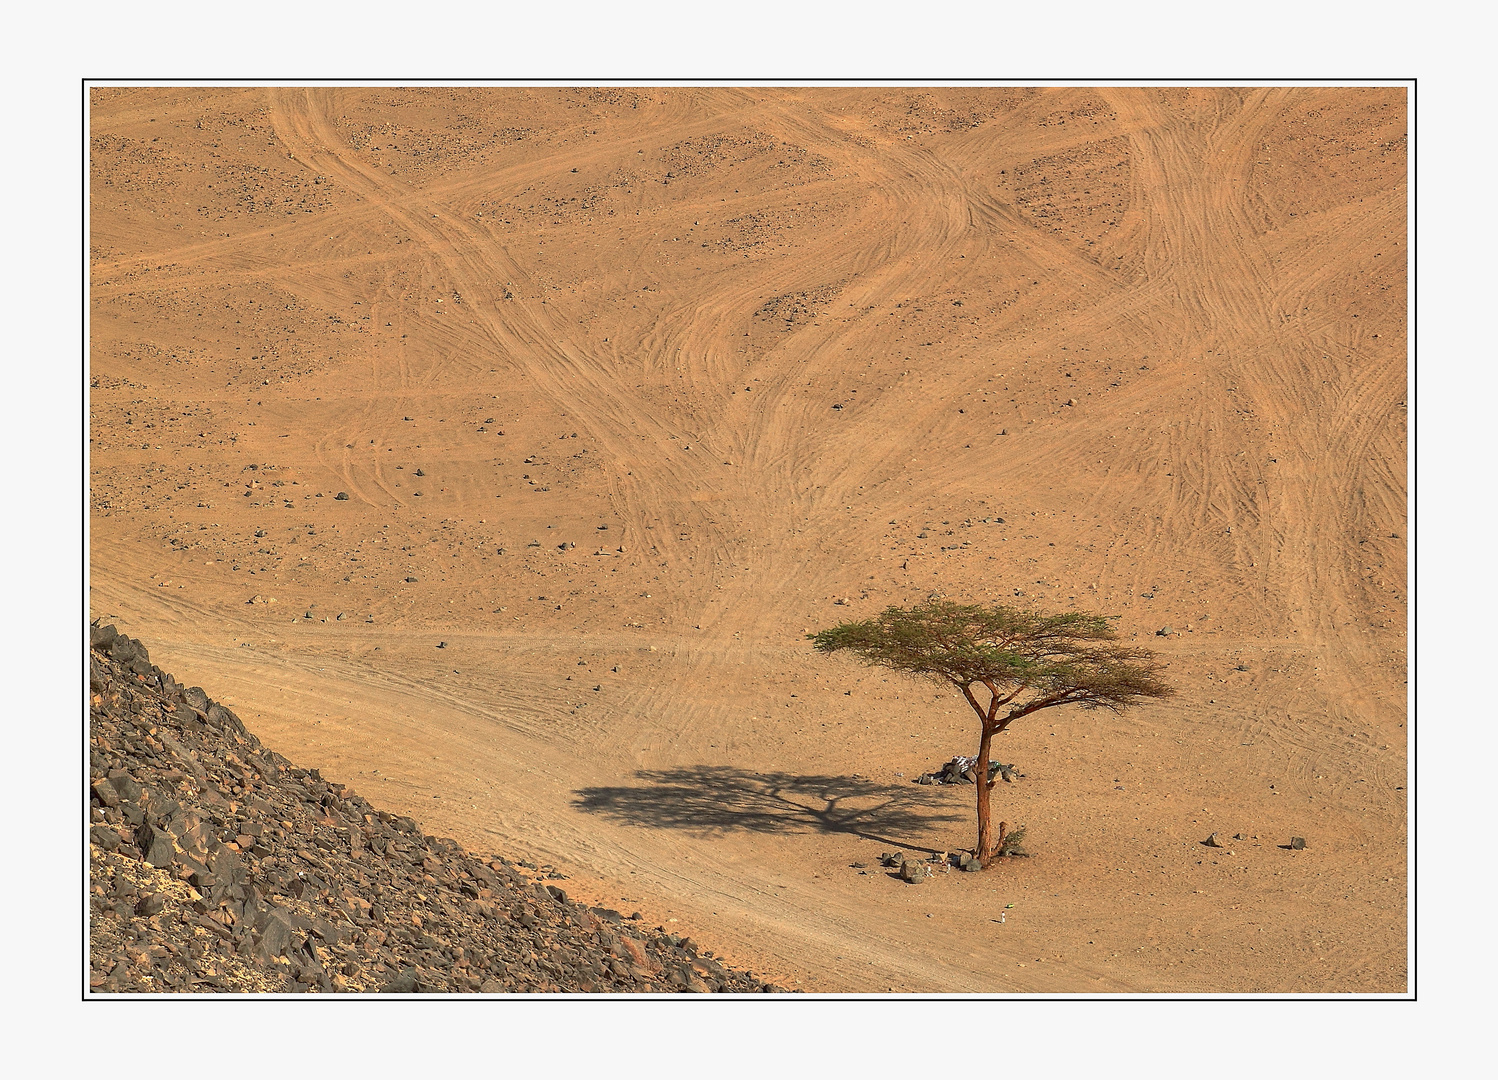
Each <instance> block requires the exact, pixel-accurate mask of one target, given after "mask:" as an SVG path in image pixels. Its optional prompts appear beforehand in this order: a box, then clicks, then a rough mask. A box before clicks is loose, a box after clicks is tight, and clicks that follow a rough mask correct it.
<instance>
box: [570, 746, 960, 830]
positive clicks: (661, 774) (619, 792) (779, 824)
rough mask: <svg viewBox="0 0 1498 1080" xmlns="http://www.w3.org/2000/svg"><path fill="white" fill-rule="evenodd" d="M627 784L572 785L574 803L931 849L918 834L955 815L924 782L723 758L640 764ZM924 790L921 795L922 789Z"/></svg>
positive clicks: (640, 819)
mask: <svg viewBox="0 0 1498 1080" xmlns="http://www.w3.org/2000/svg"><path fill="white" fill-rule="evenodd" d="M635 777H636V778H637V779H638V780H639V781H640V783H639V784H638V785H636V786H631V787H622V786H621V787H592V788H582V789H581V790H579V791H576V792H574V794H575V795H576V799H575V801H574V805H575V806H577V808H578V809H580V810H584V811H587V812H588V813H593V814H604V815H606V816H608V817H611V818H613V819H615V820H616V821H620V822H623V823H624V824H627V825H644V826H649V827H651V828H657V829H691V830H696V831H702V832H709V833H711V832H728V831H733V830H741V831H744V832H759V833H796V832H822V833H848V834H850V835H853V836H861V837H864V838H865V839H868V840H877V841H879V842H881V843H885V844H890V845H892V846H895V847H903V848H910V849H913V850H918V851H934V850H935V849H934V848H929V847H922V846H921V845H920V844H913V843H910V842H908V841H905V840H896V839H894V837H897V836H912V835H915V836H919V835H921V834H923V833H927V832H929V831H930V829H931V827H932V826H933V825H936V824H938V823H940V822H948V821H957V820H960V819H961V817H962V815H960V814H956V813H952V812H949V811H947V810H946V809H945V808H936V807H932V806H931V805H930V802H931V799H930V792H931V790H932V789H930V788H919V787H916V786H915V785H913V784H912V785H908V786H907V785H898V786H891V785H887V784H876V783H874V782H873V781H871V780H864V779H861V778H857V777H848V776H793V775H791V774H789V773H757V772H748V771H746V770H743V769H732V768H728V767H725V766H715V765H701V766H696V767H692V768H679V769H662V770H657V771H649V770H642V771H641V772H637V773H636V774H635ZM923 796H924V797H923Z"/></svg>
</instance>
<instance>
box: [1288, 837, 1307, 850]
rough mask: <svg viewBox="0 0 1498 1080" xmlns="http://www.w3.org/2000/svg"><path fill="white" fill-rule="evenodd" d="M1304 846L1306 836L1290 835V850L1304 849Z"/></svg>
mask: <svg viewBox="0 0 1498 1080" xmlns="http://www.w3.org/2000/svg"><path fill="white" fill-rule="evenodd" d="M1305 846H1306V838H1305V837H1304V836H1292V837H1290V850H1291V851H1304V850H1305Z"/></svg>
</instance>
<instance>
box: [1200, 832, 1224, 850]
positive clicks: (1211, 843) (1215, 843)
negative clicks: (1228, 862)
mask: <svg viewBox="0 0 1498 1080" xmlns="http://www.w3.org/2000/svg"><path fill="white" fill-rule="evenodd" d="M1202 843H1203V844H1206V845H1207V847H1216V848H1220V847H1226V846H1227V845H1226V844H1224V843H1223V842H1222V841H1220V840H1218V839H1217V834H1216V833H1213V834H1212V835H1211V836H1209V837H1207V838H1206V839H1205V840H1203V841H1202Z"/></svg>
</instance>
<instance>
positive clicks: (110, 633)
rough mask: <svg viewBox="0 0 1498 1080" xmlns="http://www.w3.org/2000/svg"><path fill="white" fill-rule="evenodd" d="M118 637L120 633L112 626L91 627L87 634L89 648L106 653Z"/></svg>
mask: <svg viewBox="0 0 1498 1080" xmlns="http://www.w3.org/2000/svg"><path fill="white" fill-rule="evenodd" d="M119 636H120V632H119V631H118V630H116V629H115V628H114V627H113V626H95V627H91V628H90V629H89V632H88V645H89V648H91V649H99V650H101V651H104V652H108V651H109V647H110V646H111V645H113V644H114V639H115V638H117V637H119Z"/></svg>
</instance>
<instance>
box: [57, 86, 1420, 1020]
mask: <svg viewBox="0 0 1498 1080" xmlns="http://www.w3.org/2000/svg"><path fill="white" fill-rule="evenodd" d="M288 83H293V84H297V85H302V84H319V83H331V84H338V85H351V86H366V85H380V86H385V85H389V86H410V85H412V84H413V83H416V84H422V85H438V86H447V85H454V86H456V85H473V86H496V87H501V86H517V87H519V86H546V87H551V86H560V87H566V86H579V85H590V86H608V85H629V86H660V87H673V88H675V87H682V88H691V87H693V86H704V85H747V86H756V87H776V86H798V85H806V84H828V85H833V86H845V85H846V86H847V87H848V88H849V89H858V88H863V87H867V88H869V89H878V88H880V87H883V86H891V87H900V86H941V87H948V86H973V87H975V88H982V87H986V86H993V87H995V88H999V87H1008V86H1021V87H1023V86H1035V85H1037V84H1041V83H1043V84H1047V85H1049V84H1052V83H1054V84H1056V85H1057V87H1058V88H1061V89H1066V88H1069V87H1083V86H1121V87H1125V88H1128V87H1136V86H1137V87H1139V88H1141V89H1142V88H1147V87H1152V86H1174V85H1181V84H1187V85H1193V86H1201V85H1207V86H1227V85H1238V84H1254V85H1270V86H1288V87H1291V88H1302V87H1305V88H1321V87H1325V88H1329V89H1336V88H1341V87H1349V86H1387V87H1391V88H1392V87H1395V86H1401V85H1402V86H1404V87H1405V88H1406V91H1407V93H1408V97H1407V98H1406V101H1405V127H1406V132H1407V133H1408V132H1409V131H1410V129H1411V128H1412V127H1418V111H1419V110H1418V107H1417V99H1418V90H1419V78H1418V77H1411V78H1407V79H1383V78H1375V79H1364V78H1357V79H1335V78H1334V79H1323V78H1315V79H1305V78H1290V79H1279V78H1269V79H1263V78H1245V79H1237V78H1226V79H1224V78H1222V77H1214V78H1211V79H1191V78H1169V79H1143V80H1137V81H1136V80H1130V79H1112V78H1109V79H1080V80H1053V79H1015V80H1011V79H1004V80H985V79H967V78H961V79H914V78H904V77H902V78H899V79H867V80H865V79H851V78H841V77H838V78H833V77H826V76H822V77H816V78H807V79H789V80H782V79H771V80H764V79H758V80H756V79H745V80H735V79H722V78H714V79H710V80H681V79H665V80H633V79H623V80H614V79H603V80H569V79H556V78H548V79H537V80H528V79H520V80H516V79H509V78H506V79H495V78H492V77H490V78H485V79H476V80H468V79H462V78H459V79H430V80H427V79H383V78H382V79H374V80H368V81H366V80H361V79H345V78H342V77H330V76H322V77H318V78H311V79H280V78H269V79H267V78H258V79H244V80H241V79H234V78H230V79H217V78H206V77H199V76H194V77H190V78H185V79H173V78H165V79H163V78H162V77H150V78H145V79H126V80H119V79H113V78H108V79H99V78H93V77H89V76H84V77H82V78H81V79H80V90H81V93H82V114H83V116H82V119H83V123H82V125H81V132H80V134H81V135H82V139H81V148H80V156H81V158H82V163H81V170H80V173H81V181H80V185H79V187H80V192H79V203H80V213H81V225H82V229H81V232H82V235H81V243H82V253H81V254H82V266H81V270H82V277H83V289H82V293H83V296H82V303H81V304H80V305H79V324H80V338H81V352H82V375H83V378H81V379H80V380H79V383H80V386H79V392H80V398H81V402H82V407H81V412H82V415H83V485H82V488H83V498H82V500H81V502H82V506H81V508H80V513H81V518H82V525H83V528H82V535H83V540H84V543H83V624H84V641H83V647H84V648H83V651H84V656H83V665H82V666H83V671H82V683H83V695H84V702H83V704H84V708H83V725H82V751H83V752H82V755H81V756H82V780H83V784H82V787H83V840H84V843H83V851H82V856H83V857H82V869H83V890H82V894H83V912H82V915H83V937H82V947H81V963H80V968H81V969H82V972H83V988H82V991H81V993H80V1000H81V1001H82V1002H84V1003H89V1002H101V1003H109V1002H117V1001H118V1002H130V1001H149V1000H159V1001H169V1002H185V1001H196V1000H208V1001H229V1002H235V1001H283V1000H284V1001H306V1000H319V999H322V998H324V997H326V998H327V1000H329V1001H348V1000H354V999H357V1000H372V1001H382V1000H383V1001H426V1002H432V1003H436V1002H442V1003H450V1002H454V1001H457V1002H463V1001H474V1002H478V1001H520V1000H524V1001H557V1002H577V1001H592V1000H598V1001H608V1002H625V1001H682V1000H691V999H692V996H691V995H680V994H568V993H558V994H504V995H479V994H460V995H433V996H431V997H426V996H423V995H411V996H394V995H382V994H334V995H320V994H207V993H205V994H192V993H185V994H165V993H163V994H107V995H106V994H95V993H93V991H92V989H91V988H90V986H89V977H90V969H89V958H90V946H89V891H88V890H89V870H90V864H89V852H88V847H89V841H88V835H89V826H90V824H91V822H90V821H89V817H90V815H89V809H90V806H89V799H88V786H89V785H88V779H89V753H88V746H89V724H90V720H91V715H90V705H91V701H90V697H91V691H90V689H89V685H88V667H89V664H88V662H89V659H90V654H91V650H90V648H89V645H88V625H89V621H90V619H89V616H90V610H91V609H90V602H91V590H90V584H91V573H90V571H91V569H92V560H91V558H90V554H91V543H90V541H91V529H90V520H89V507H90V483H89V478H90V475H91V455H92V452H91V450H90V449H89V445H90V443H89V435H90V420H91V412H90V397H89V384H88V373H89V371H90V359H91V348H90V347H91V341H90V339H89V301H90V296H91V291H90V290H91V285H92V273H91V269H90V264H89V250H90V241H91V236H92V233H91V228H90V226H91V207H90V203H89V193H90V186H89V164H90V158H89V139H90V136H91V133H92V126H91V121H92V114H91V112H90V110H89V91H90V90H91V89H92V88H94V87H95V86H105V87H108V86H111V85H113V84H119V85H123V86H135V87H140V88H147V87H160V88H162V89H168V88H171V87H173V86H179V85H208V86H226V88H227V87H229V86H230V85H231V84H238V85H245V86H282V85H286V84H288ZM1406 138H1407V144H1406V145H1407V149H1406V153H1407V154H1408V165H1407V168H1406V189H1405V255H1406V271H1405V294H1406V301H1405V308H1406V320H1405V371H1406V391H1405V404H1406V427H1405V432H1406V434H1405V473H1406V485H1407V487H1406V496H1405V533H1404V537H1405V558H1406V570H1405V576H1406V582H1405V604H1406V620H1405V673H1406V679H1407V685H1408V689H1407V692H1406V699H1405V731H1406V736H1405V738H1406V755H1405V790H1406V796H1407V799H1406V806H1407V809H1406V812H1405V843H1406V851H1407V854H1406V867H1405V927H1406V930H1405V932H1406V960H1405V979H1406V985H1407V986H1410V987H1412V988H1411V989H1407V990H1406V991H1405V992H1404V993H1387V994H1361V993H1358V992H1356V991H1353V992H1349V993H1342V994H1335V993H1307V994H1269V995H1266V994H1244V995H1238V994H1212V993H1207V994H1190V993H1186V994H1172V993H1158V994H1151V993H1148V992H1144V991H1141V992H1130V993H1124V994H1076V995H1073V994H964V993H954V994H942V993H936V994H909V995H906V994H877V993H875V994H836V993H829V994H797V993H787V994H763V995H761V994H724V995H721V996H720V995H709V997H708V998H706V999H704V1000H717V999H719V998H720V997H721V998H722V999H726V1000H731V1001H756V1000H765V1001H777V1000H788V1001H872V1002H893V1001H900V1002H909V1001H918V1002H946V1001H1000V1002H1006V1001H1024V1002H1030V1001H1047V1002H1049V1001H1101V1002H1136V1003H1145V1004H1150V1003H1156V1002H1173V1001H1202V1002H1219V1001H1221V1002H1234V1003H1237V1002H1261V1001H1265V1002H1276V1001H1289V1002H1305V1001H1333V1002H1347V1001H1352V1002H1383V1001H1392V1002H1417V1001H1418V1000H1419V991H1418V988H1417V987H1416V986H1415V984H1417V983H1418V978H1417V971H1418V960H1417V957H1418V954H1419V940H1418V939H1419V921H1418V919H1417V918H1416V909H1417V902H1416V893H1417V891H1418V890H1417V888H1416V885H1415V882H1416V879H1417V878H1418V864H1419V854H1418V849H1419V845H1418V840H1417V838H1416V832H1417V830H1416V829H1415V828H1414V825H1415V822H1416V821H1417V820H1418V813H1417V810H1418V803H1419V796H1418V787H1419V785H1418V784H1416V783H1415V782H1414V781H1415V771H1416V762H1417V761H1418V756H1419V735H1418V730H1417V729H1418V724H1417V723H1416V715H1417V713H1418V708H1419V706H1418V701H1419V691H1418V685H1417V680H1416V679H1415V678H1413V675H1414V672H1415V652H1416V649H1415V642H1416V640H1417V635H1418V617H1417V611H1418V606H1419V605H1418V602H1417V600H1416V597H1417V596H1418V587H1417V577H1418V560H1416V559H1415V558H1414V551H1415V531H1416V527H1415V519H1416V518H1417V517H1418V502H1419V497H1418V492H1419V484H1418V469H1417V468H1416V465H1415V460H1416V457H1417V453H1416V438H1415V436H1414V435H1413V434H1412V432H1417V431H1418V426H1419V425H1418V406H1417V409H1416V410H1415V411H1414V414H1413V417H1414V418H1413V427H1412V426H1411V424H1412V420H1411V419H1410V418H1411V415H1412V413H1411V410H1410V409H1409V400H1410V398H1411V396H1413V397H1414V399H1415V400H1416V402H1418V400H1419V364H1418V363H1417V361H1416V355H1417V353H1418V330H1417V328H1418V325H1419V317H1418V311H1419V290H1418V285H1417V283H1418V280H1419V271H1418V265H1419V254H1418V247H1419V245H1418V240H1417V239H1415V238H1416V237H1417V235H1418V232H1419V228H1418V217H1419V206H1418V190H1419V187H1418V172H1419V154H1418V145H1419V139H1418V132H1417V134H1416V138H1415V139H1414V140H1409V139H1408V134H1407V135H1406ZM1410 142H1413V144H1414V146H1415V147H1416V152H1413V153H1411V152H1409V149H1408V147H1409V144H1410ZM1411 245H1413V248H1412V246H1411ZM1412 390H1413V395H1412V394H1411V391H1412ZM725 1007H726V1006H725Z"/></svg>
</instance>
